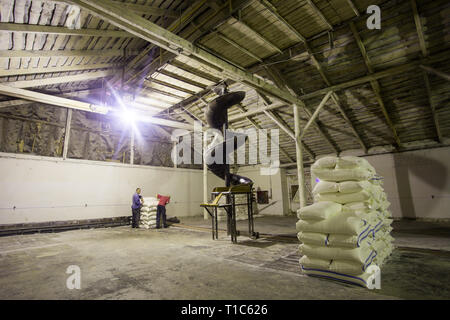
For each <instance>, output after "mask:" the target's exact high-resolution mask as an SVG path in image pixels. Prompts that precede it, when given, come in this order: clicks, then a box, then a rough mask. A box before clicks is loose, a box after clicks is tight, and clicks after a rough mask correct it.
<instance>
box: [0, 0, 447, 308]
mask: <svg viewBox="0 0 450 320" xmlns="http://www.w3.org/2000/svg"><path fill="white" fill-rule="evenodd" d="M378 18H379V19H378ZM0 19H1V21H0V46H1V48H0V190H1V192H0V273H1V277H0V299H2V300H4V299H51V300H54V299H75V300H78V299H83V300H84V299H101V300H103V299H113V300H115V299H156V300H166V299H167V300H173V299H187V300H191V299H201V300H205V299H206V300H207V299H213V300H216V299H219V300H221V299H224V300H227V299H229V300H241V299H242V300H243V299H246V300H249V299H250V300H258V299H267V300H271V299H275V300H304V299H314V300H315V299H339V300H341V299H344V300H356V299H369V300H372V299H373V300H378V299H450V274H449V272H448V271H449V270H450V209H449V208H450V85H449V80H450V2H448V1H445V0H434V1H428V0H0ZM377 22H378V25H377ZM238 96H239V97H238ZM224 97H225V98H226V97H232V98H233V99H234V98H236V99H237V102H236V101H234V100H233V102H230V103H229V105H227V106H226V110H225V113H224V114H221V118H220V117H218V118H217V117H216V118H214V116H215V115H214V116H212V115H211V112H212V111H211V110H213V108H214V107H217V106H219V107H220V103H222V102H223V101H225V100H226V99H225V98H224ZM231 100H232V99H231V98H230V101H231ZM223 103H225V102H223ZM219 107H217V108H219ZM211 119H213V120H214V121H219V120H220V121H222V120H223V121H222V122H220V121H219V122H220V125H218V126H217V127H221V126H225V124H226V128H228V129H230V130H235V131H237V132H241V131H245V132H253V131H252V130H254V132H258V134H259V136H258V137H259V139H260V140H264V139H265V140H266V146H268V147H270V148H271V149H270V150H271V151H270V157H269V156H263V155H262V154H261V149H262V145H261V141H260V140H259V142H258V143H253V142H252V141H251V140H250V139H249V138H248V137H247V138H246V140H245V142H244V145H243V146H242V150H243V151H245V152H244V153H245V154H246V155H247V156H248V155H251V154H252V152H254V153H258V155H259V156H258V157H257V160H256V161H255V162H249V161H247V162H244V163H238V161H235V163H231V164H226V165H225V164H221V165H218V166H211V165H210V164H209V163H208V164H207V161H205V160H204V159H203V157H202V153H203V152H205V150H206V148H207V144H208V143H210V142H211V141H207V139H206V138H205V139H203V138H202V135H201V133H202V132H204V131H205V130H207V129H208V128H211V127H213V126H212V125H211V123H212V122H211V121H212V120H211ZM218 119H219V120H218ZM199 128H200V129H199ZM198 132H200V138H198V135H197V133H198ZM219 136H220V134H219ZM215 137H217V136H215ZM263 137H264V139H263ZM214 141H216V140H215V138H214V140H213V142H211V145H212V144H213V143H214ZM203 142H205V143H203ZM220 143H222V142H220ZM233 143H234V138H233ZM182 144H183V145H184V146H189V147H185V148H183V149H180V145H182ZM223 145H225V142H223ZM256 145H257V146H256ZM214 146H217V145H214ZM174 150H175V151H174ZM199 150H200V151H199ZM180 151H182V152H180ZM237 153H238V152H237V150H236V149H234V150H232V156H233V159H234V158H235V157H236V158H238V155H237ZM199 155H200V156H199ZM247 158H251V156H248V157H247ZM199 159H200V161H198V160H199ZM330 159H331V160H330ZM333 159H334V160H333ZM247 160H249V159H247ZM325 161H334V162H333V165H332V167H331V166H329V165H328V164H325V165H324V164H323V163H324V162H325ZM352 161H353V162H352ZM348 162H352V164H351V165H353V163H358V165H360V164H361V167H358V170H359V169H361V168H363V169H364V170H366V169H367V168H368V167H367V166H369V165H370V170H369V169H367V170H368V171H367V170H366V171H364V172H362V171H361V170H363V169H361V170H360V171H358V174H361V175H365V174H367V172H369V171H370V173H371V179H372V180H377V181H376V182H373V183H374V185H375V184H376V185H377V188H378V189H379V190H381V191H380V192H382V194H383V195H384V197H385V198H383V201H384V202H385V203H389V205H386V208H384V209H383V210H384V211H383V212H386V216H383V217H381V218H380V219H384V220H383V221H388V220H389V223H388V224H389V226H387V228H386V230H388V231H386V233H387V234H390V235H389V236H388V235H387V236H386V237H389V239H391V240H389V241H391V242H390V247H389V248H391V249H390V251H389V254H386V257H385V256H383V259H382V260H379V261H380V264H379V265H380V266H381V261H382V262H383V264H382V266H381V273H380V274H381V280H380V282H381V287H380V288H378V287H377V288H375V289H373V288H372V287H370V288H368V287H366V286H365V285H363V286H361V285H359V286H358V285H355V283H351V282H350V281H339V279H335V278H334V276H330V277H324V276H321V277H320V276H317V274H316V276H314V275H313V274H305V269H306V270H307V268H303V266H306V263H307V262H305V257H306V256H307V254H306V253H305V252H306V251H305V250H307V248H306V249H305V247H301V246H302V240H301V235H300V233H302V232H305V230H306V229H305V230H303V229H301V228H302V226H301V223H300V227H299V222H301V221H302V219H303V218H304V217H305V216H307V215H308V214H309V211H308V212H307V211H305V210H308V209H306V208H311V207H313V206H315V205H316V204H319V205H321V204H323V203H325V202H326V203H332V204H330V206H331V205H333V208H337V209H336V210H344V209H342V208H343V207H345V205H346V202H345V203H344V202H336V203H337V204H336V203H335V202H333V200H330V198H329V197H328V198H326V199H325V198H322V200H320V199H318V197H317V194H316V193H315V191H314V190H317V188H316V187H317V186H318V185H319V183H322V186H323V185H324V184H323V182H327V181H330V183H331V184H332V185H333V186H335V187H336V188H339V187H340V186H341V185H342V184H343V183H344V182H346V181H347V180H352V179H351V178H349V179H347V178H342V177H341V178H339V179H340V180H339V179H337V178H336V179H335V180H333V179H332V178H330V180H328V179H327V178H326V177H322V176H320V177H318V176H319V175H320V174H321V173H323V172H324V170H331V169H330V168H333V170H340V169H339V164H340V165H341V168H344V169H342V170H350V169H345V168H353V167H351V165H349V164H348ZM345 163H347V167H344V164H345ZM355 166H356V165H355ZM334 168H336V169H334ZM222 170H225V171H222ZM321 170H322V171H321ZM355 170H356V169H355ZM361 172H362V173H361ZM375 172H376V174H375ZM349 174H350V173H349ZM351 174H354V172H353V171H352V172H351ZM358 177H359V176H358ZM364 177H366V176H364ZM372 177H376V179H375V178H372ZM233 179H235V180H233ZM364 179H365V178H364ZM353 180H355V181H360V180H363V178H361V179H356V178H355V179H353ZM230 181H231V182H230ZM236 181H238V182H239V183H241V187H242V186H243V185H245V186H246V187H247V186H249V188H248V189H245V190H247V191H236V195H235V194H234V193H233V192H234V191H233V190H244V189H239V186H237V187H236V188H237V189H233V187H232V186H234V185H238V184H239V183H238V182H236ZM245 181H246V182H245ZM380 181H381V182H380ZM244 182H245V183H244ZM331 184H328V185H327V186H331ZM363 185H364V186H366V185H367V184H359V185H358V187H362V186H363ZM136 188H141V190H142V197H144V200H145V199H150V197H151V201H153V200H156V198H155V197H157V195H170V202H169V203H168V204H167V209H166V210H167V218H168V220H167V221H168V228H161V229H155V228H153V227H151V228H149V227H148V226H149V225H150V224H148V225H147V228H143V227H140V228H131V227H130V223H131V220H132V219H131V215H132V210H131V205H132V196H133V194H134V193H135V191H136ZM227 188H228V189H227ZM368 188H369V187H368ZM370 188H375V187H373V186H372V184H370ZM378 189H377V190H378ZM248 190H250V191H248ZM370 190H372V189H370ZM371 192H372V191H371ZM373 192H375V191H373ZM239 193H241V194H247V195H249V198H247V200H246V201H247V202H246V205H247V206H245V207H244V206H242V207H240V208H244V209H238V210H236V211H237V216H236V215H235V216H233V214H232V213H229V212H233V210H234V209H235V208H237V206H236V207H235V204H234V201H235V199H238V198H239V195H238V194H239ZM337 193H339V192H337ZM221 194H222V196H223V197H222V198H221ZM241 194H240V195H241ZM380 197H381V195H380ZM154 198H155V199H154ZM230 199H233V205H232V204H230V203H231V202H230V201H231V200H230ZM239 199H241V198H239ZM248 199H250V200H248ZM367 199H368V198H367ZM215 200H217V201H215ZM146 201H147V200H146ZM156 201H158V200H156ZM219 201H220V202H219ZM336 201H338V200H336ZM352 201H356V200H352ZM358 201H359V200H358ZM361 201H362V200H361ZM364 201H366V200H364ZM380 201H381V200H380ZM147 202H148V201H147ZM321 202H322V203H321ZM219 203H220V204H219ZM144 205H146V204H145V201H144ZM147 205H148V206H149V207H148V208H150V209H148V210H147V211H146V212H148V215H151V212H154V210H159V209H156V206H157V205H156V203H155V205H154V207H152V206H150V205H149V204H147ZM158 207H159V205H158ZM387 207H388V209H387ZM152 208H155V209H154V210H153V209H152ZM218 208H219V209H220V210H221V211H220V212H221V214H222V215H221V216H220V219H218V222H217V227H215V225H214V223H215V219H214V218H211V216H213V217H214V214H215V213H214V212H216V211H214V210H218ZM330 208H331V207H330ZM245 209H246V210H247V211H245ZM228 210H231V211H228ZM376 210H378V211H380V212H381V211H382V210H381V209H376ZM376 210H375V209H374V210H372V211H376ZM372 211H371V212H372ZM250 212H251V214H250ZM336 212H337V211H336ZM339 212H341V211H339ZM342 212H343V211H342ZM142 214H143V213H142V212H141V218H142V217H143V216H142ZM155 214H156V213H155ZM322 214H323V215H324V217H325V215H328V213H326V212H325V209H324V210H323V211H321V212H320V213H318V214H317V215H322ZM387 214H389V216H387ZM157 215H158V216H159V211H158V213H157ZM217 215H218V214H216V217H217ZM317 215H316V216H313V220H314V219H319V218H318V216H317ZM144 216H145V214H144ZM330 216H331V214H330ZM152 217H154V215H152ZM324 217H322V218H320V219H326V218H324ZM142 219H143V218H142ZM230 219H231V220H230ZM233 219H234V220H233ZM305 219H306V220H307V218H305ZM230 221H231V224H230V223H229V222H230ZM233 221H234V222H233ZM233 223H234V224H233ZM151 225H152V226H154V224H153V223H152V224H151ZM377 225H378V224H377ZM335 227H336V228H338V226H335ZM299 228H300V229H299ZM332 228H333V227H332ZM233 230H234V231H233ZM236 230H237V231H238V232H237V233H235V232H236ZM311 230H313V229H311ZM324 230H325V231H324V232H323V233H325V234H327V236H326V240H325V245H327V243H328V240H329V239H328V238H329V236H330V234H332V233H333V231H327V229H326V228H325V229H324ZM332 230H334V229H332ZM358 230H359V229H358ZM306 231H308V230H306ZM299 232H300V233H299ZM312 232H318V231H312ZM355 232H356V231H355ZM358 232H359V231H358ZM383 232H384V231H383ZM337 233H339V232H337ZM211 234H212V237H211ZM230 234H231V239H230ZM233 234H235V235H237V241H232V240H233ZM355 235H358V248H357V249H352V250H359V249H360V246H359V244H360V243H359V240H360V238H359V237H360V236H361V233H355ZM303 236H305V235H304V234H303ZM391 236H392V237H391ZM333 239H334V238H333ZM373 239H375V231H373V238H372V240H373ZM330 240H331V238H330ZM361 241H362V240H361ZM373 241H375V240H373ZM377 241H378V240H377ZM386 241H387V240H386ZM303 242H304V244H306V245H308V242H307V241H306V240H305V241H303ZM366 242H367V240H366ZM374 243H375V242H374ZM299 246H300V248H302V249H299ZM308 248H309V247H308ZM312 248H314V247H312ZM330 248H331V249H333V245H331V247H329V248H328V247H327V248H326V249H327V250H328V249H330ZM371 248H372V249H373V247H371ZM372 249H371V250H372ZM302 250H303V251H302ZM336 250H337V249H336ZM349 250H350V249H349ZM361 250H362V249H361ZM380 250H381V249H380ZM383 250H384V249H383ZM312 251H313V253H312V254H313V255H314V253H315V252H319V251H320V250H316V251H315V250H312ZM375 251H376V250H375V249H373V252H375ZM320 252H322V251H320ZM371 252H372V251H371ZM378 253H379V254H378V259H381V254H380V252H378ZM333 254H336V255H337V254H338V253H334V252H333ZM339 254H340V253H339ZM371 254H372V253H371ZM308 255H309V254H308ZM375 255H376V254H375ZM370 257H372V258H371V259H372V260H371V262H370V263H369V264H367V260H365V261H364V264H363V269H364V268H365V267H368V266H369V265H371V263H372V261H377V260H373V259H374V256H373V255H372V256H369V257H368V258H367V259H369V258H370ZM301 259H303V260H301ZM299 260H300V263H299ZM301 261H303V263H304V264H303V265H302V262H301ZM332 261H333V259H330V264H329V267H330V268H331V265H333V264H332ZM308 263H310V264H312V265H313V264H314V262H313V261H312V262H311V261H309V260H308ZM373 264H375V262H373ZM377 265H378V264H377ZM74 266H75V269H77V268H78V269H77V270H78V271H79V275H80V277H81V278H79V279H80V280H79V281H78V284H79V286H78V287H77V286H75V288H74V287H71V286H70V285H69V279H70V277H71V274H72V271H70V270H74V268H73V267H74ZM340 266H341V265H340ZM336 268H337V267H336ZM342 268H343V267H342ZM348 268H350V267H348ZM330 270H331V269H330ZM339 270H340V269H339ZM346 270H347V269H346ZM352 270H353V269H352ZM329 272H330V273H331V271H329ZM365 272H366V271H365ZM75 273H76V272H75ZM332 273H333V275H336V274H337V273H340V274H341V276H342V273H345V272H337V271H336V270H334V272H332ZM352 274H353V273H352ZM341 278H342V277H341ZM340 280H342V279H340ZM366 280H367V279H365V280H364V284H366V283H368V280H367V281H366ZM75 282H76V281H75Z"/></svg>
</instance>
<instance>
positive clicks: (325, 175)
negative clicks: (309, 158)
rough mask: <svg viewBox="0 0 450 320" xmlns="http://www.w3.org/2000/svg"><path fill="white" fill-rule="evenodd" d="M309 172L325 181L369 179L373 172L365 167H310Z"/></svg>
mask: <svg viewBox="0 0 450 320" xmlns="http://www.w3.org/2000/svg"><path fill="white" fill-rule="evenodd" d="M311 172H312V173H313V174H314V175H315V176H316V177H317V178H319V179H320V180H325V181H336V182H341V181H349V180H351V181H353V180H354V181H361V180H369V179H370V178H371V177H372V176H373V172H372V171H370V170H368V169H367V168H355V169H322V168H318V169H314V168H312V167H311Z"/></svg>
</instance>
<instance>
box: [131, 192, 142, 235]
mask: <svg viewBox="0 0 450 320" xmlns="http://www.w3.org/2000/svg"><path fill="white" fill-rule="evenodd" d="M143 203H144V199H143V198H142V196H141V189H140V188H137V189H136V193H135V194H133V198H132V204H131V212H132V223H131V227H132V228H139V220H140V219H141V207H142V204H143Z"/></svg>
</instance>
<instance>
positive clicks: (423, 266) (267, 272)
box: [0, 217, 450, 300]
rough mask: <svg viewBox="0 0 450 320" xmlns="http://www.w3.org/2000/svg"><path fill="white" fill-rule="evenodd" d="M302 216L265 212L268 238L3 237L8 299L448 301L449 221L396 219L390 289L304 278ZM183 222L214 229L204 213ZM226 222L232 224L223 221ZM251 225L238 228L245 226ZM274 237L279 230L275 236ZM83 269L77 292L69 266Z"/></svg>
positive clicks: (123, 233)
mask: <svg viewBox="0 0 450 320" xmlns="http://www.w3.org/2000/svg"><path fill="white" fill-rule="evenodd" d="M296 221H297V219H296V218H295V217H284V218H280V217H258V218H257V219H255V230H256V231H259V232H260V233H261V235H262V237H261V238H260V239H258V240H250V239H249V238H247V237H245V236H240V237H239V238H238V242H239V243H238V244H235V245H233V244H231V242H230V240H229V239H228V238H227V237H226V234H225V233H220V234H219V240H216V241H213V240H212V239H211V233H210V232H204V231H199V230H194V229H186V228H180V227H175V225H174V226H172V227H170V228H168V229H162V230H145V229H131V228H130V227H116V228H108V229H91V230H76V231H67V232H61V233H47V234H32V235H19V236H9V237H2V238H0V299H352V300H353V299H399V298H400V299H449V298H450V274H449V271H450V224H449V223H441V224H436V223H425V222H412V221H407V222H396V223H395V224H394V230H395V232H394V233H393V236H394V237H395V238H396V245H398V246H399V248H397V249H396V250H395V251H394V253H393V255H392V257H391V258H390V261H389V262H388V263H387V264H386V265H385V266H384V267H383V268H382V271H381V290H368V289H364V288H360V287H357V286H352V285H348V284H341V283H338V282H333V281H327V280H322V279H317V278H312V277H308V276H304V275H302V274H301V272H300V270H299V265H298V259H299V258H300V255H299V254H298V252H297V247H298V242H297V241H296V240H295V234H296V232H295V222H296ZM181 224H182V225H189V226H193V227H207V228H209V226H210V224H209V223H208V221H204V220H202V219H201V218H182V219H181ZM220 227H222V228H223V227H224V224H223V223H222V224H221V225H220ZM246 229H247V224H246V221H240V222H238V230H246ZM265 234H277V235H281V236H282V237H279V238H274V237H270V236H266V235H265ZM69 265H77V266H79V267H80V269H81V289H80V290H76V289H74V290H69V289H67V287H66V280H67V278H68V277H69V275H68V274H66V269H67V267H68V266H69Z"/></svg>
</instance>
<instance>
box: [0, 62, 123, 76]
mask: <svg viewBox="0 0 450 320" xmlns="http://www.w3.org/2000/svg"><path fill="white" fill-rule="evenodd" d="M119 67H120V65H119V64H117V63H96V64H91V63H88V64H79V65H75V66H63V67H59V66H57V67H41V68H27V69H8V70H4V69H3V70H1V69H0V77H9V76H19V75H26V74H37V73H50V72H51V73H53V72H68V71H80V70H93V69H116V68H119Z"/></svg>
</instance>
